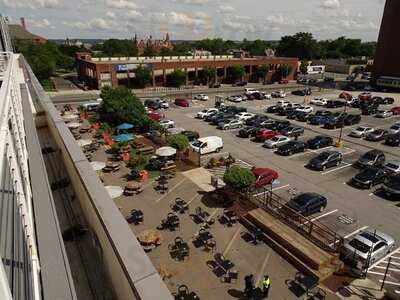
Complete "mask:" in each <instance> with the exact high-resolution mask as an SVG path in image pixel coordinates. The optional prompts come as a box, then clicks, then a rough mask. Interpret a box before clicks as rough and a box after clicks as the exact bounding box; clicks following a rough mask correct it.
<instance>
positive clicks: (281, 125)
mask: <svg viewBox="0 0 400 300" xmlns="http://www.w3.org/2000/svg"><path fill="white" fill-rule="evenodd" d="M289 126H291V124H290V122H289V121H286V120H281V121H275V122H273V123H271V124H267V125H265V126H264V127H265V128H267V129H271V130H275V131H282V130H283V129H285V128H287V127H289Z"/></svg>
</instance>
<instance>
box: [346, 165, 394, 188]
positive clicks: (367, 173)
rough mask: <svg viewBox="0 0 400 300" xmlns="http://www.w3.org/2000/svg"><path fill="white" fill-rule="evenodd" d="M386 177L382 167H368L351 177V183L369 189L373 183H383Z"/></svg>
mask: <svg viewBox="0 0 400 300" xmlns="http://www.w3.org/2000/svg"><path fill="white" fill-rule="evenodd" d="M386 178H387V173H386V172H385V170H384V169H381V168H377V167H368V168H365V169H364V170H362V171H361V172H360V173H358V174H357V175H355V176H354V177H353V178H352V179H351V182H350V183H351V185H354V186H356V187H359V188H363V189H370V188H372V187H373V186H374V185H377V184H380V183H383V182H384V181H385V179H386Z"/></svg>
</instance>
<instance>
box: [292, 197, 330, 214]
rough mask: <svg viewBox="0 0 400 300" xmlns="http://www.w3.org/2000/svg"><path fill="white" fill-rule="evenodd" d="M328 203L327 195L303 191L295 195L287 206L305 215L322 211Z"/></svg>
mask: <svg viewBox="0 0 400 300" xmlns="http://www.w3.org/2000/svg"><path fill="white" fill-rule="evenodd" d="M327 205H328V200H327V199H326V197H324V196H322V195H320V194H317V193H302V194H300V195H297V196H295V197H294V198H292V199H291V200H290V201H289V202H287V203H286V205H285V206H286V207H289V208H291V209H292V210H294V211H296V212H297V213H299V214H302V215H303V216H310V215H312V214H315V213H318V212H322V211H324V209H325V208H326V206H327Z"/></svg>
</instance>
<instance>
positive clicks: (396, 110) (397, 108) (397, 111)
mask: <svg viewBox="0 0 400 300" xmlns="http://www.w3.org/2000/svg"><path fill="white" fill-rule="evenodd" d="M390 111H391V112H392V113H393V114H394V115H400V106H395V107H392V109H391V110H390Z"/></svg>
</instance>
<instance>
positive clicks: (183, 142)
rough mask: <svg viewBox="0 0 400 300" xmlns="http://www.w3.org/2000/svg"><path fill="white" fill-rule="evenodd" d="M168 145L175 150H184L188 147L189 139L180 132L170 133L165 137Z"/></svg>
mask: <svg viewBox="0 0 400 300" xmlns="http://www.w3.org/2000/svg"><path fill="white" fill-rule="evenodd" d="M167 142H168V145H169V146H170V147H172V148H175V149H176V150H177V151H184V150H186V149H187V148H188V147H189V140H188V138H187V136H186V135H183V134H181V133H178V134H173V135H170V136H169V137H168V138H167Z"/></svg>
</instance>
